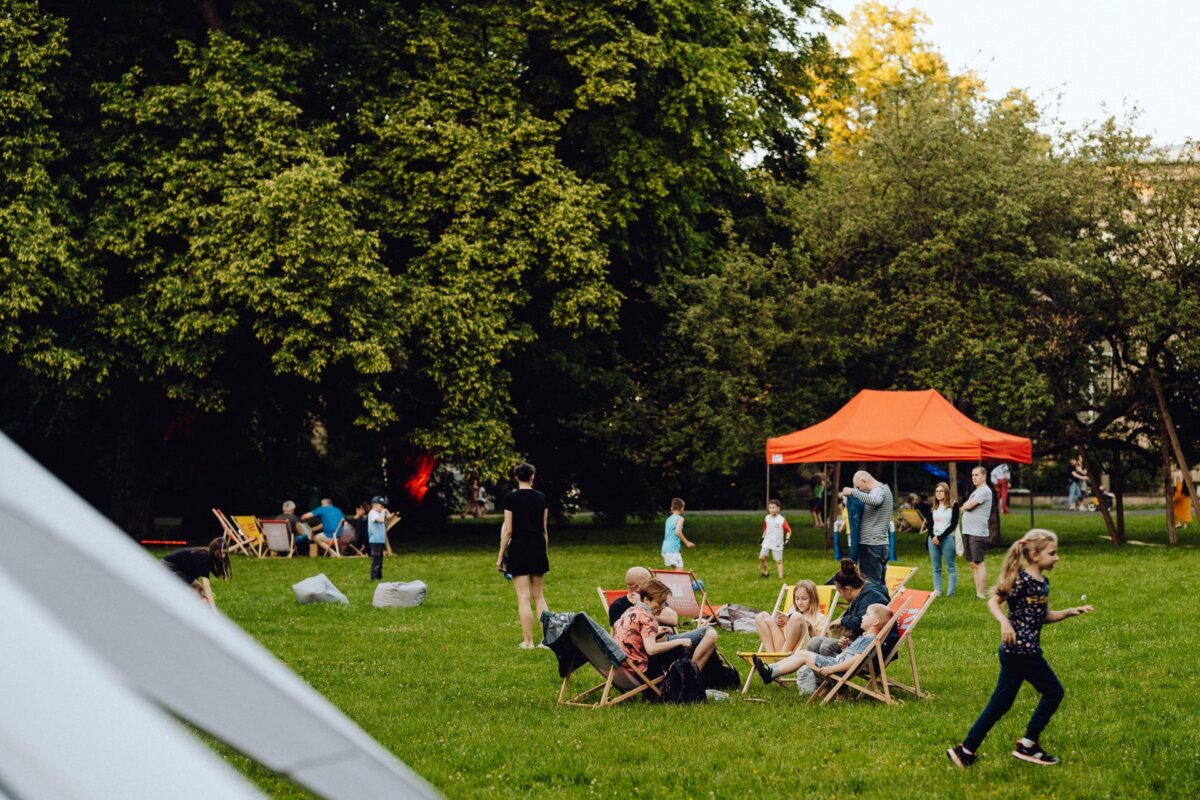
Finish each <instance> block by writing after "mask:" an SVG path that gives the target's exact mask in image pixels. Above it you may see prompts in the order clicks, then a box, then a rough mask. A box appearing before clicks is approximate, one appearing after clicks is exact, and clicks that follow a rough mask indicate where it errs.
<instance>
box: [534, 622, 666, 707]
mask: <svg viewBox="0 0 1200 800" xmlns="http://www.w3.org/2000/svg"><path fill="white" fill-rule="evenodd" d="M542 631H543V637H544V641H545V643H546V646H547V647H549V648H550V649H551V650H553V651H554V654H555V655H556V656H558V673H559V675H561V676H562V679H563V682H562V688H560V689H559V690H558V704H559V705H560V706H576V707H579V708H604V707H606V706H614V705H616V704H617V703H621V702H623V701H625V700H628V699H629V698H631V697H636V696H638V695H639V694H642V693H644V692H650V693H652V694H654V695H656V696H659V697H661V696H662V692H661V691H660V690H659V688H658V685H659V684H660V683H662V680H663V678H662V676H659V677H657V678H654V679H653V680H652V679H650V678H649V677H647V675H646V673H644V672H642V671H641V670H640V669H638V668H637V667H635V666H634V665H633V664H632V663H630V662H629V655H628V654H627V653H626V652H625V651H624V650H622V649H621V646H620V645H619V644H617V642H616V640H615V639H613V638H612V637H611V636H609V635H608V633H607V632H606V631H605V630H604V629H603V628H601V627H600V625H599V624H598V623H597V622H596V621H595V620H593V619H592V618H591V617H589V616H588V615H587V614H584V613H582V612H580V613H578V614H553V613H551V612H549V611H546V612H543V614H542ZM585 664H590V665H591V666H592V667H593V668H594V669H595V670H596V672H598V673H600V675H601V676H602V677H603V678H604V682H603V683H598V684H596V685H595V686H592V687H590V688H588V689H585V690H583V691H582V692H579V693H578V694H574V695H572V694H571V687H570V685H571V676H572V675H573V674H574V673H575V671H576V670H578V669H579V668H580V667H582V666H584V665H585ZM589 698H590V699H589Z"/></svg>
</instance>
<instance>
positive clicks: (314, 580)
mask: <svg viewBox="0 0 1200 800" xmlns="http://www.w3.org/2000/svg"><path fill="white" fill-rule="evenodd" d="M292 591H293V592H295V593H296V600H298V601H299V602H301V603H303V604H305V605H307V604H309V603H341V604H342V605H344V606H348V605H350V601H349V600H348V599H347V598H346V595H344V594H342V593H341V592H339V591H338V588H337V587H336V586H334V585H333V582H332V581H331V580H329V578H326V577H325V573H324V572H322V573H321V574H320V575H314V576H313V577H311V578H305V579H304V580H302V581H300V582H299V583H296V584H292Z"/></svg>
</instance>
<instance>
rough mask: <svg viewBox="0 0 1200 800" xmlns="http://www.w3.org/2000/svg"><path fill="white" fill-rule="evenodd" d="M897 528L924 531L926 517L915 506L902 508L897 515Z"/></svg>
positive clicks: (899, 529) (916, 531)
mask: <svg viewBox="0 0 1200 800" xmlns="http://www.w3.org/2000/svg"><path fill="white" fill-rule="evenodd" d="M896 530H898V531H902V532H910V531H911V532H913V533H924V532H925V517H923V516H921V512H920V511H917V510H916V509H915V508H902V509H900V513H898V514H897V515H896Z"/></svg>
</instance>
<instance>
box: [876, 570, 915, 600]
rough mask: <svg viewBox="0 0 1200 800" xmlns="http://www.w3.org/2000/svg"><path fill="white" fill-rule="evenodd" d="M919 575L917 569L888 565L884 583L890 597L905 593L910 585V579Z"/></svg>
mask: <svg viewBox="0 0 1200 800" xmlns="http://www.w3.org/2000/svg"><path fill="white" fill-rule="evenodd" d="M916 574H917V568H916V567H905V566H902V565H900V564H888V566H887V571H886V572H885V573H884V574H883V583H884V585H885V586H887V590H888V595H889V596H893V597H894V596H895V595H896V594H898V593H900V592H903V591H904V588H905V587H906V586H907V585H908V581H909V579H911V578H912V576H913V575H916Z"/></svg>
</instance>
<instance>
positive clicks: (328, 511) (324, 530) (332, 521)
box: [300, 497, 346, 553]
mask: <svg viewBox="0 0 1200 800" xmlns="http://www.w3.org/2000/svg"><path fill="white" fill-rule="evenodd" d="M300 519H301V521H307V520H310V519H316V520H317V522H318V523H320V525H319V527H320V530H319V531H318V530H317V528H318V526H317V525H313V531H314V533H313V541H314V542H316V543H317V546H318V547H320V548H321V551H322V552H324V553H328V552H329V550H330V548H331V547H333V540H334V539H336V538H337V537H338V534H340V533H341V527H342V521H343V520H345V519H346V515H345V514H343V513H342V510H341V509H340V508H338V507H337V506H335V505H334V504H333V501H332V500H330V499H329V498H328V497H324V498H321V505H319V506H317V507H316V508H314V509H313V510H312V511H309V512H308V513H307V514H304V515H303V516H302V517H300Z"/></svg>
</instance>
